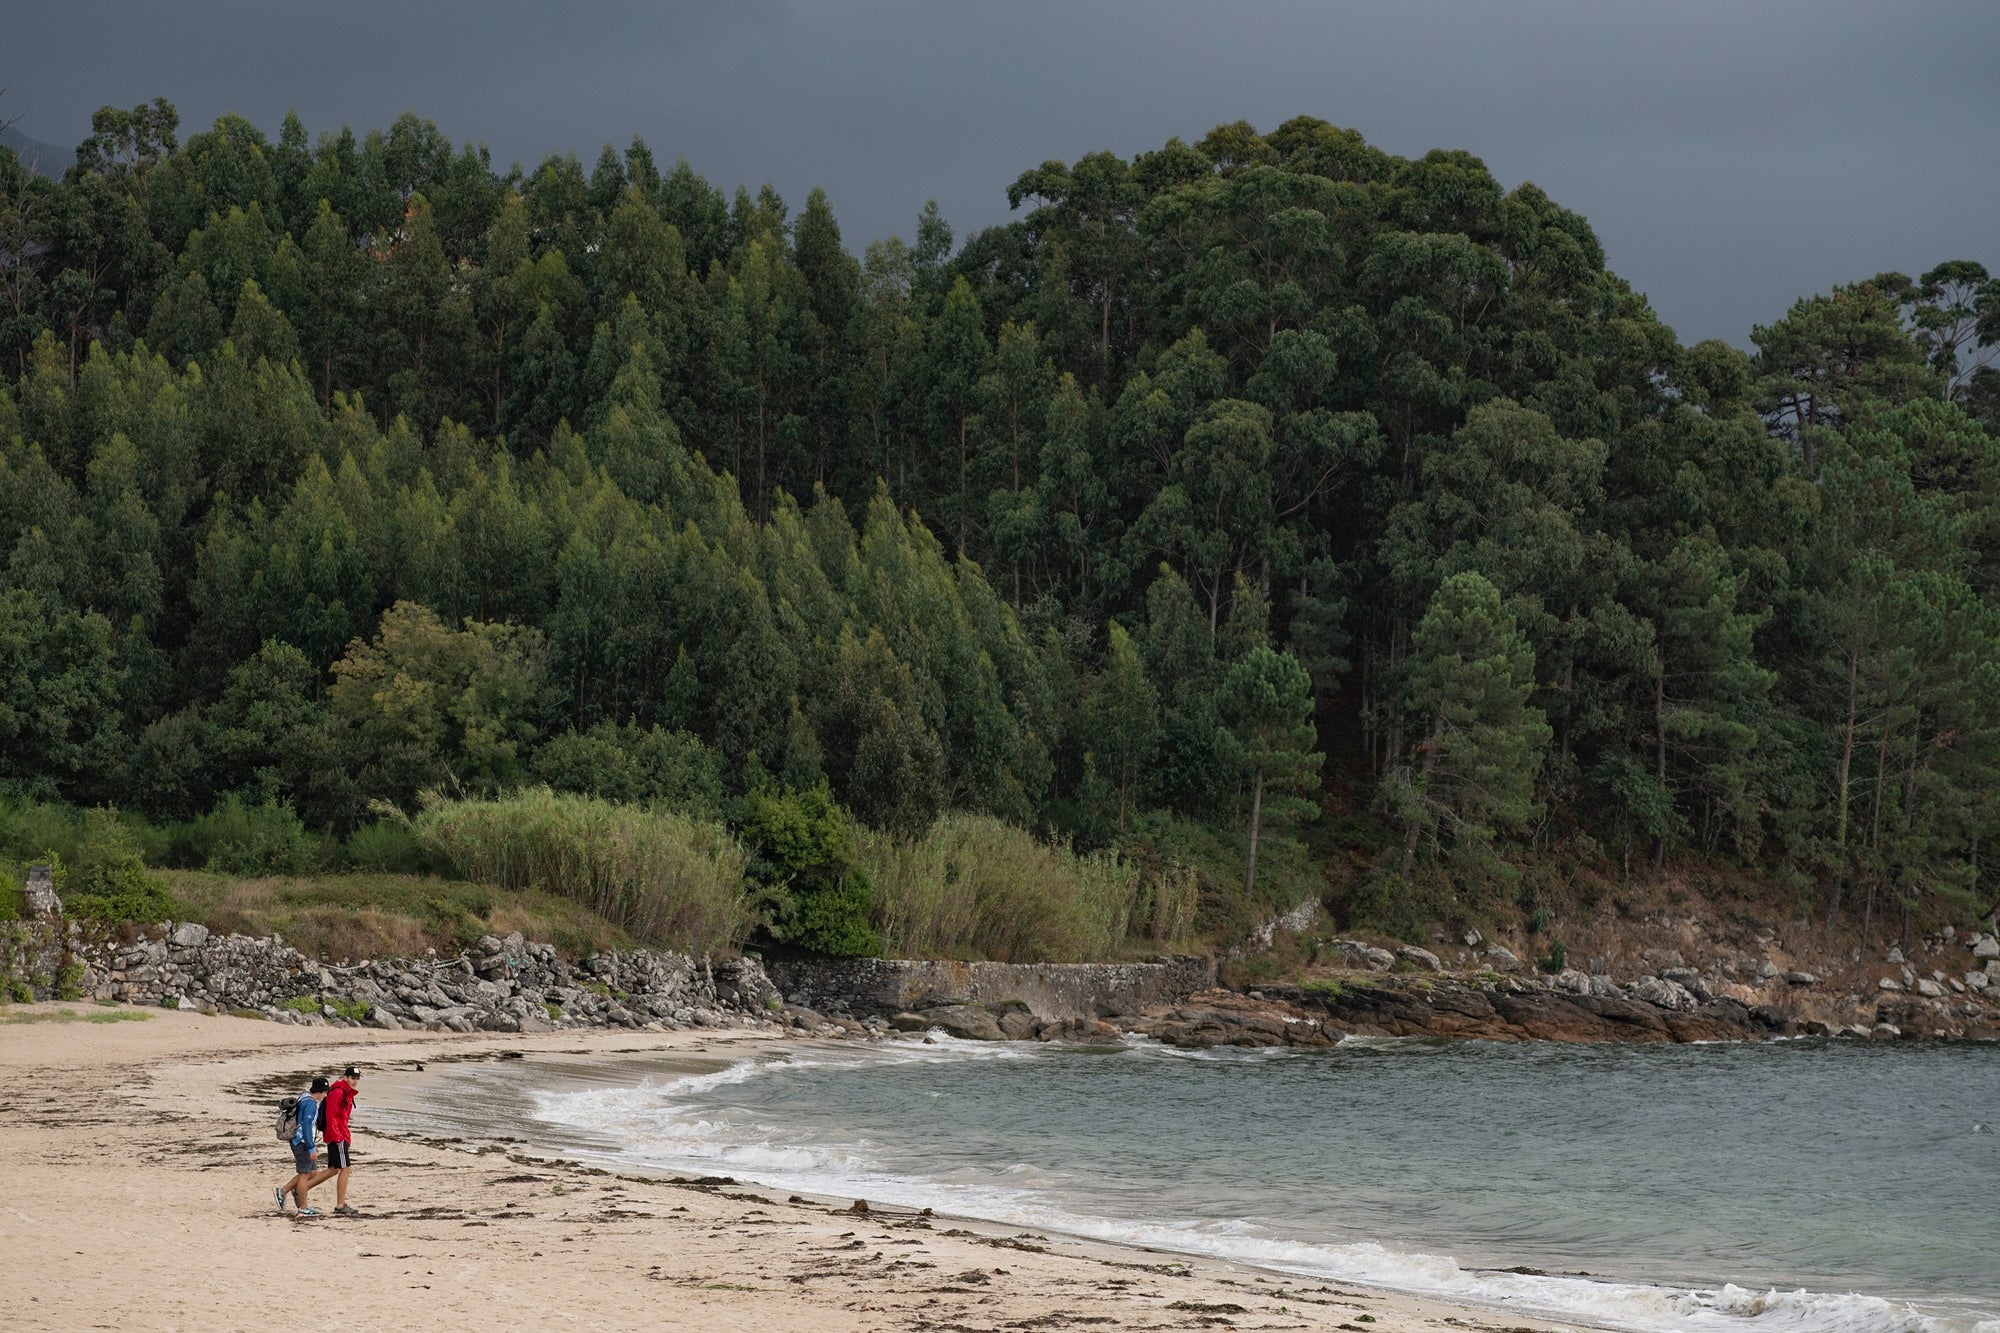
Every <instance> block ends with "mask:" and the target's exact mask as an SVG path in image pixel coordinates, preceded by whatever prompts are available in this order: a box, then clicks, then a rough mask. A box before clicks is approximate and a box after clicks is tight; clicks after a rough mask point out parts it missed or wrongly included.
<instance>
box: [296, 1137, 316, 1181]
mask: <svg viewBox="0 0 2000 1333" xmlns="http://www.w3.org/2000/svg"><path fill="white" fill-rule="evenodd" d="M292 1165H293V1166H295V1167H297V1168H298V1169H299V1174H300V1175H302V1176H308V1175H311V1174H312V1173H313V1172H314V1171H316V1170H318V1169H319V1168H318V1167H316V1166H314V1165H313V1150H312V1145H311V1144H310V1143H294V1144H293V1145H292Z"/></svg>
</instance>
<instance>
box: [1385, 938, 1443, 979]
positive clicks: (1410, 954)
mask: <svg viewBox="0 0 2000 1333" xmlns="http://www.w3.org/2000/svg"><path fill="white" fill-rule="evenodd" d="M1396 956H1397V957H1398V958H1403V959H1407V960H1408V961H1410V962H1412V963H1415V964H1416V965H1417V966H1418V967H1421V968H1422V969H1423V970H1424V971H1426V972H1442V971H1444V964H1443V963H1441V962H1439V961H1438V956H1437V955H1436V954H1434V953H1432V952H1431V951H1430V950H1429V949H1419V948H1418V947H1417V946H1416V945H1414V944H1405V945H1403V946H1402V947H1401V948H1399V949H1397V950H1396Z"/></svg>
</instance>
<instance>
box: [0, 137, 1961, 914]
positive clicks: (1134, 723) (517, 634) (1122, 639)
mask: <svg viewBox="0 0 2000 1333" xmlns="http://www.w3.org/2000/svg"><path fill="white" fill-rule="evenodd" d="M93 130H94V133H93V134H92V135H91V137H90V138H89V139H88V140H87V141H86V142H84V143H83V144H82V145H81V146H80V148H79V150H78V152H77V158H76V162H75V165H74V166H73V167H72V168H71V169H70V170H69V171H68V173H67V174H66V176H65V177H64V178H63V179H62V180H61V181H59V182H58V181H50V180H47V179H44V178H42V177H40V176H37V175H35V174H33V173H31V172H30V171H28V170H27V169H25V168H24V167H23V166H22V165H21V164H20V163H19V162H18V161H17V160H16V159H15V157H14V156H13V154H12V153H11V152H10V151H8V150H5V149H0V365H4V367H5V379H4V381H0V384H4V386H5V387H0V784H4V790H5V791H6V792H8V793H11V795H12V797H13V798H14V799H16V800H22V801H42V802H62V803H69V804H72V805H75V806H97V805H110V806H117V807H119V808H121V809H127V810H132V811H137V812H141V813H143V814H145V815H147V816H149V817H151V818H153V819H155V820H163V821H172V820H182V821H184V820H189V819H193V818H196V817H198V816H200V815H202V814H203V813H204V812H206V811H208V810H210V809H211V808H212V807H214V806H216V805H217V804H218V803H221V802H224V801H233V802H236V803H239V804H240V805H243V806H249V807H256V808H276V807H282V808H284V809H285V810H286V811H288V812H290V813H291V814H295V815H296V817H297V818H298V819H299V820H302V821H303V822H304V824H305V825H307V826H309V827H312V828H322V829H329V830H332V831H333V832H335V833H346V832H348V831H351V830H352V829H354V828H355V827H356V826H357V825H361V824H364V823H366V822H367V821H370V820H371V819H373V818H375V817H376V816H377V815H379V814H381V813H382V812H384V811H385V810H386V809H388V808H389V807H392V806H393V807H398V808H401V809H404V810H412V809H414V808H415V807H416V805H417V803H418V801H419V799H420V794H421V793H424V792H426V791H438V790H442V791H445V792H450V793H459V794H466V795H497V794H502V793H506V792H509V791H512V790H515V789H520V788H527V787H533V786H537V785H547V786H549V787H552V788H554V789H555V790H556V791H558V792H578V793H586V794H592V795H595V796H599V797H604V798H608V799H610V800H614V801H619V802H629V803H635V804H649V805H652V806H655V807H658V808H663V809H668V810H676V811H687V812H694V813H697V814H701V815H704V816H719V817H724V818H727V819H728V820H730V821H731V823H732V826H734V827H738V828H741V827H744V826H745V822H746V821H751V822H754V821H755V819H756V818H757V817H758V816H757V813H756V812H757V811H758V810H759V809H765V808H766V807H767V806H768V804H769V800H768V799H767V800H766V802H765V806H759V805H758V804H757V801H758V798H760V796H761V797H765V798H769V799H776V797H777V796H787V797H790V798H794V806H795V813H796V810H804V811H805V812H806V813H807V815H810V814H812V812H813V811H815V810H819V811H821V812H822V813H824V811H825V810H827V809H830V810H832V811H833V812H834V813H835V814H836V815H837V816H838V818H839V819H841V820H847V819H850V818H851V820H852V821H854V823H855V825H856V826H857V827H856V836H857V837H864V838H883V837H890V838H894V837H903V838H913V837H917V836H919V835H922V834H923V833H924V832H925V831H926V830H929V829H932V828H933V827H935V826H937V825H938V823H939V822H940V821H941V820H951V819H954V818H959V817H962V816H965V815H968V814H970V815H980V816H986V817H991V818H993V819H998V820H1003V821H1006V822H1007V823H1009V824H1012V825H1015V826H1018V827H1020V828H1024V829H1028V830H1032V831H1033V832H1034V833H1035V834H1037V835H1038V836H1039V837H1041V838H1043V839H1044V840H1046V841H1050V842H1065V841H1066V842H1067V843H1068V844H1069V845H1070V846H1071V847H1073V848H1075V849H1077V850H1078V851H1079V852H1085V851H1091V850H1094V849H1117V851H1118V852H1119V854H1120V855H1121V856H1124V857H1127V858H1130V859H1133V860H1135V861H1139V862H1144V863H1148V864H1159V865H1167V864H1172V865H1178V866H1183V867H1191V868H1193V869H1194V870H1198V871H1199V874H1200V879H1201V884H1202V888H1203V896H1204V899H1205V903H1206V907H1207V910H1209V911H1210V912H1211V913H1215V914H1219V915H1218V919H1220V917H1226V916H1228V915H1229V913H1230V912H1231V911H1234V910H1237V909H1234V908H1228V907H1227V906H1226V904H1229V903H1242V902H1246V901H1260V900H1261V901H1265V902H1269V903H1274V904H1278V905H1283V906H1289V905H1290V904H1291V903H1292V902H1294V901H1297V900H1298V899H1299V898H1301V897H1304V896H1307V895H1310V894H1318V895H1322V896H1324V897H1326V898H1327V899H1328V901H1329V902H1330V903H1331V904H1332V905H1333V906H1334V908H1335V910H1336V912H1337V913H1339V914H1342V915H1344V916H1345V917H1348V918H1350V919H1356V920H1361V921H1366V922H1369V923H1372V924H1377V925H1380V926H1382V927H1384V928H1387V929H1392V930H1393V929H1403V930H1414V929H1417V928H1419V927H1421V926H1423V925H1424V924H1426V923H1428V922H1430V921H1433V920H1441V919H1444V918H1447V917H1450V916H1452V915H1453V914H1454V910H1455V909H1454V907H1453V906H1452V905H1453V904H1463V903H1478V902H1481V901H1493V902H1501V901H1504V902H1507V903H1509V904H1512V903H1514V902H1515V901H1516V900H1517V899H1519V898H1521V896H1522V895H1526V894H1531V893H1532V892H1533V886H1534V885H1535V884H1536V883H1539V882H1543V881H1544V880H1546V879H1547V878H1548V877H1549V875H1550V874H1555V875H1557V876H1558V877H1560V875H1562V874H1568V873H1572V872H1573V871H1574V870H1575V868H1577V867H1590V868H1594V870H1595V872H1597V873H1601V874H1605V875H1617V876H1630V875H1643V874H1645V873H1648V867H1670V868H1671V867H1681V868H1688V867H1695V866H1702V867H1729V868H1734V869H1736V870H1745V871H1749V872H1751V873H1754V874H1756V875H1758V876H1761V877H1768V878H1769V879H1771V880H1772V881H1774V882H1777V883H1781V884H1783V885H1785V886H1787V890H1786V891H1787V892H1789V893H1792V894H1794V895H1796V897H1797V900H1798V901H1799V903H1800V904H1801V905H1809V906H1810V908H1811V909H1812V910H1813V911H1814V912H1815V913H1817V914H1818V915H1820V916H1821V917H1822V918H1823V919H1824V920H1826V921H1828V922H1838V921H1852V920H1857V919H1866V920H1869V921H1870V922H1872V925H1873V928H1874V929H1876V930H1878V931H1881V930H1885V929H1889V928H1891V926H1893V923H1894V921H1895V919H1896V917H1895V916H1892V912H1893V913H1895V914H1897V915H1906V914H1907V912H1908V910H1909V908H1910V907H1911V906H1921V907H1923V908H1924V909H1925V910H1949V911H1954V912H1965V911H1984V910H1986V906H1987V904H1988V903H1990V902H1991V901H1992V899H1993V898H1994V896H1995V890H1994V889H1993V887H1992V883H1991V878H1990V877H1989V878H1988V879H1987V881H1986V882H1984V883H1982V882H1981V879H1980V869H1979V867H1980V857H1981V847H1982V845H1983V843H1985V842H1987V841H1989V840H1990V835H1991V833H1992V832H1994V831H1997V830H2000V800H1996V791H1995V786H1994V778H1995V776H1996V769H2000V444H1997V443H1996V440H2000V370H1996V369H1994V368H1992V367H1990V366H1987V365H1985V364H1984V363H1985V362H1986V361H1987V360H1988V359H1990V358H1991V357H1992V355H1993V353H1994V352H1995V351H1996V350H2000V282H1996V281H1995V280H1993V279H1991V278H1989V276H1988V274H1987V272H1986V270H1985V269H1983V268H1982V267H1980V265H1978V264H1977V263H1973V262H1970V261H1951V262H1945V263H1941V264H1940V265H1939V266H1938V267H1936V268H1934V269H1932V270H1931V271H1929V272H1927V273H1924V274H1922V275H1920V276H1917V277H1909V276H1905V275H1902V274H1895V273H1886V274H1881V275H1878V276H1875V277H1872V278H1868V279H1866V280H1861V281H1856V282H1854V283H1853V284H1851V285H1848V286H1844V287H1838V288H1835V289H1834V290H1833V291H1831V292H1829V293H1826V294H1823V295H1814V296H1809V297H1806V298H1805V299H1802V300H1800V301H1798V302H1797V303H1796V304H1795V305H1794V306H1793V307H1792V308H1791V309H1790V310H1789V311H1785V312H1777V311H1774V312H1773V315H1774V316H1775V318H1774V319H1773V322H1772V323H1771V324H1769V325H1767V326H1760V327H1758V328H1756V329H1754V330H1752V331H1750V341H1751V342H1752V343H1753V344H1754V346H1755V348H1756V351H1755V352H1754V353H1745V352H1743V351H1740V350H1738V349H1736V348H1734V347H1731V346H1729V345H1727V344H1725V343H1722V342H1713V341H1711V342H1704V343H1700V344H1698V345H1696V346H1692V347H1684V346H1682V345H1681V344H1680V343H1679V342H1678V341H1677V340H1676V339H1675V337H1674V335H1673V333H1672V332H1671V330H1669V329H1668V328H1666V327H1665V326H1663V325H1662V324H1661V323H1660V322H1659V321H1658V320H1657V319H1656V318H1655V316H1654V314H1653V312H1652V310H1651V309H1650V308H1649V306H1648V304H1647V302H1646V300H1645V298H1644V297H1643V296H1641V295H1639V294H1637V293H1635V292H1633V291H1632V290H1631V288H1630V287H1629V286H1628V285H1627V284H1626V283H1624V282H1623V281H1621V280H1620V279H1619V278H1618V277H1616V276H1615V275H1614V274H1613V273H1611V272H1610V271H1609V270H1608V269H1607V268H1606V264H1605V256H1604V253H1603V250H1602V247H1601V246H1600V244H1599V242H1598V240H1597V238H1596V237H1595V236H1594V235H1593V234H1592V231H1591V228H1590V227H1589V225H1588V224H1587V223H1586V221H1585V220H1584V219H1583V218H1582V217H1580V216H1578V215H1577V214H1575V213H1573V212H1570V211H1568V210H1566V209H1564V208H1563V207H1561V206H1560V205H1559V204H1557V203H1556V202H1554V201H1553V200H1551V199H1550V198H1548V197H1547V195H1546V194H1544V193H1543V192H1542V191H1541V190H1539V189H1537V188H1536V187H1535V186H1533V185H1531V184H1524V185H1522V186H1520V187H1519V188H1517V189H1514V190H1512V191H1507V190H1504V189H1503V188H1502V187H1501V186H1500V185H1499V184H1498V183H1497V182H1496V181H1495V180H1494V178H1493V176H1492V175H1491V174H1490V173H1489V172H1488V171H1487V170H1486V168H1485V167H1484V165H1483V164H1482V163H1481V162H1480V161H1479V159H1478V158H1476V157H1474V156H1471V155H1470V154H1468V153H1464V152H1457V151H1434V152H1431V153H1429V154H1427V155H1425V156H1423V157H1421V158H1417V159H1404V158H1399V157H1395V156H1392V155H1390V154H1387V153H1384V152H1382V151H1380V150H1378V149H1376V148H1373V147H1371V146H1370V145H1369V144H1368V143H1367V142H1366V141H1365V140H1364V139H1363V138H1362V137H1361V136H1360V135H1359V134H1357V133H1356V132H1354V131H1351V130H1345V129H1339V128H1336V127H1334V126H1332V125H1329V124H1326V123H1324V122H1322V121H1318V120H1313V119H1309V118H1299V119H1295V120H1292V121H1288V122H1286V123H1285V124H1284V125H1282V126H1279V127H1278V128H1277V129H1275V130H1272V131H1270V132H1269V133H1263V134H1260V133H1258V132H1256V131H1255V130H1253V129H1252V128H1251V127H1250V126H1248V125H1245V124H1240V123H1239V124H1236V125H1225V126H1221V127H1218V128H1216V129H1215V130H1213V131H1212V132H1210V133H1209V134H1207V135H1206V136H1205V137H1203V138H1201V139H1200V140H1198V141H1197V142H1193V143H1185V142H1182V141H1181V140H1179V139H1174V140H1171V141H1169V142H1168V143H1167V144H1166V145H1165V146H1163V147H1161V148H1160V149H1158V150H1157V151H1153V152H1148V153H1143V154H1140V155H1139V156H1137V157H1135V158H1133V159H1132V160H1130V161H1127V160H1123V159H1121V158H1119V157H1116V156H1114V155H1112V154H1109V153H1098V154H1093V155H1091V156H1088V157H1085V158H1083V159H1082V160H1080V161H1078V162H1075V163H1073V164H1065V163H1063V162H1048V163H1045V164H1043V165H1041V166H1039V167H1036V168H1034V169H1032V170H1029V171H1027V172H1025V173H1024V174H1022V175H1021V176H1020V177H1019V178H1018V179H1016V180H1015V181H1014V182H1013V183H1012V184H1011V185H1008V186H1007V187H1006V193H1007V198H1008V200H1009V202H1010V203H1011V204H1012V205H1013V206H1014V209H1015V220H1014V221H1011V222H1009V223H1007V224H1006V225H1004V226H999V227H995V228H992V229H989V230H986V231H983V232H980V233H979V234H977V235H973V236H971V237H969V238H965V239H964V241H963V243H962V244H961V243H960V241H959V238H957V237H955V236H954V234H953V232H952V230H951V228H950V227H949V226H948V225H947V223H946V222H945V220H944V219H943V218H942V217H940V216H939V215H938V212H937V210H936V209H935V208H934V207H933V208H929V209H926V210H925V212H924V213H923V215H922V216H921V217H919V218H918V219H917V220H916V222H915V226H914V231H913V236H914V239H913V240H909V241H905V240H902V239H891V240H886V241H881V242H878V243H874V244H870V245H868V246H867V247H866V250H865V253H864V254H863V255H862V256H861V257H860V258H859V259H857V258H856V257H855V256H854V254H853V253H851V251H850V249H849V247H848V245H847V244H846V242H845V241H844V240H843V237H842V235H841V231H840V228H839V226H838V224H837V222H836V221H835V218H834V215H833V212H832V211H831V209H830V207H829V205H828V202H827V200H826V198H825V197H824V196H823V195H822V194H821V193H820V192H818V191H815V192H813V193H812V194H811V195H810V196H809V197H808V198H807V199H806V200H805V202H804V206H803V207H802V208H799V209H797V210H796V211H794V210H793V209H792V208H791V207H790V206H789V205H788V204H787V202H786V201H785V200H783V199H781V198H779V197H778V195H777V194H776V193H775V192H774V191H772V190H771V189H769V188H766V189H764V190H762V191H760V192H757V193H755V194H753V193H750V192H749V191H747V190H745V189H742V188H738V189H737V190H736V191H735V192H734V194H733V195H730V194H726V193H724V192H723V191H722V190H719V189H717V188H716V187H714V186H712V185H711V184H710V183H709V182H708V181H707V180H705V179H704V178H703V177H702V176H700V175H698V174H696V172H695V171H694V170H693V169H691V168H690V167H689V166H688V164H686V163H685V162H680V163H677V164H675V165H674V166H672V167H671V168H663V167H662V166H661V164H660V162H659V161H658V159H656V158H655V156H654V155H653V153H652V152H651V151H650V150H649V149H648V148H647V146H646V145H645V144H644V143H642V142H640V141H638V140H637V139H635V140H633V141H632V143H631V145H630V147H629V148H627V149H626V150H625V151H624V152H622V153H620V152H617V151H615V150H614V149H612V148H611V147H608V146H607V147H606V148H605V149H604V151H603V153H602V154H601V155H600V156H599V157H598V159H597V161H596V163H595V164H594V165H593V166H591V167H589V168H588V169H586V167H585V166H584V165H583V164H582V163H581V162H580V161H578V160H577V159H576V158H575V157H573V156H567V155H565V156H556V157H551V158H549V159H548V160H546V161H544V162H543V163H541V164H540V165H539V166H538V167H536V168H535V169H534V170H532V171H524V170H522V169H521V168H519V167H515V168H512V169H509V170H506V171H497V170H495V168H494V166H493V164H492V162H491V159H490V156H489V154H488V153H487V152H486V150H484V149H483V148H476V147H472V146H457V147H455V146H454V145H453V144H452V143H451V142H450V141H448V140H447V139H446V138H445V137H444V136H443V135H441V134H440V133H439V132H438V130H437V129H436V127H435V126H433V125H431V124H429V123H428V122H425V121H422V120H420V119H418V118H416V117H414V116H410V115H405V116H403V117H402V118H401V119H399V120H397V121H396V122H395V123H394V124H393V125H392V126H391V127H390V128H389V129H388V130H387V131H386V132H370V133H367V134H366V135H364V136H357V135H356V134H354V133H353V132H351V131H349V130H346V129H341V130H337V131H323V132H321V133H319V134H318V135H317V136H312V135H309V133H308V131H307V129H306V128H305V127H304V126H303V125H302V124H301V123H300V122H299V120H298V119H297V118H296V117H287V118H286V120H285V122H284V124H283V126H282V127H281V128H280V130H279V131H278V134H277V136H276V138H275V139H272V138H269V137H267V136H266V135H265V134H264V133H262V132H260V131H259V130H258V129H257V128H256V127H255V126H253V125H251V124H250V123H248V122H247V121H245V120H243V119H240V118H237V117H225V118H223V119H222V120H219V121H217V122H216V123H215V125H214V126H213V127H212V128H210V129H208V130H206V131H204V132H201V133H197V134H192V135H190V136H189V137H187V138H186V139H185V140H183V139H181V138H180V136H179V126H178V118H177V116H176V114H175V112H174V110H173V108H172V107H171V106H170V105H168V104H166V103H165V102H160V101H156V102H154V103H151V104H149V105H141V106H138V107H135V108H132V109H131V110H119V109H115V108H106V109H105V110H103V111H101V112H100V113H99V114H98V115H97V117H96V118H95V120H94V123H93ZM997 184H998V183H997V182H996V185H997ZM774 794H775V795H774ZM815 801H816V802H818V804H815ZM746 803H747V804H746ZM746 812H747V813H746ZM771 836H776V835H771ZM1551 868H1553V869H1551ZM1524 869H1525V870H1526V871H1527V872H1528V873H1525V874H1524ZM1217 904H1224V905H1225V906H1218V905H1217Z"/></svg>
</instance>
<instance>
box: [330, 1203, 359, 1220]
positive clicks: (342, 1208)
mask: <svg viewBox="0 0 2000 1333" xmlns="http://www.w3.org/2000/svg"><path fill="white" fill-rule="evenodd" d="M333 1211H334V1214H335V1216H338V1217H359V1216H361V1210H360V1209H359V1208H356V1207H354V1206H353V1205H352V1204H345V1203H341V1204H335V1205H334V1209H333Z"/></svg>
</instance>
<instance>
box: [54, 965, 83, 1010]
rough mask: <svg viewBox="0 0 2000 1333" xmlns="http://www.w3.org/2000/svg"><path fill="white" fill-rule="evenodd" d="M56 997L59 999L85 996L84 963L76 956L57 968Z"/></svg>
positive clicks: (76, 998)
mask: <svg viewBox="0 0 2000 1333" xmlns="http://www.w3.org/2000/svg"><path fill="white" fill-rule="evenodd" d="M56 998H57V999H58V1000H80V999H82V998H83V964H82V963H79V962H77V961H76V959H74V958H71V959H69V960H68V961H66V962H65V963H64V964H63V965H62V966H61V967H59V968H57V969H56Z"/></svg>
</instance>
